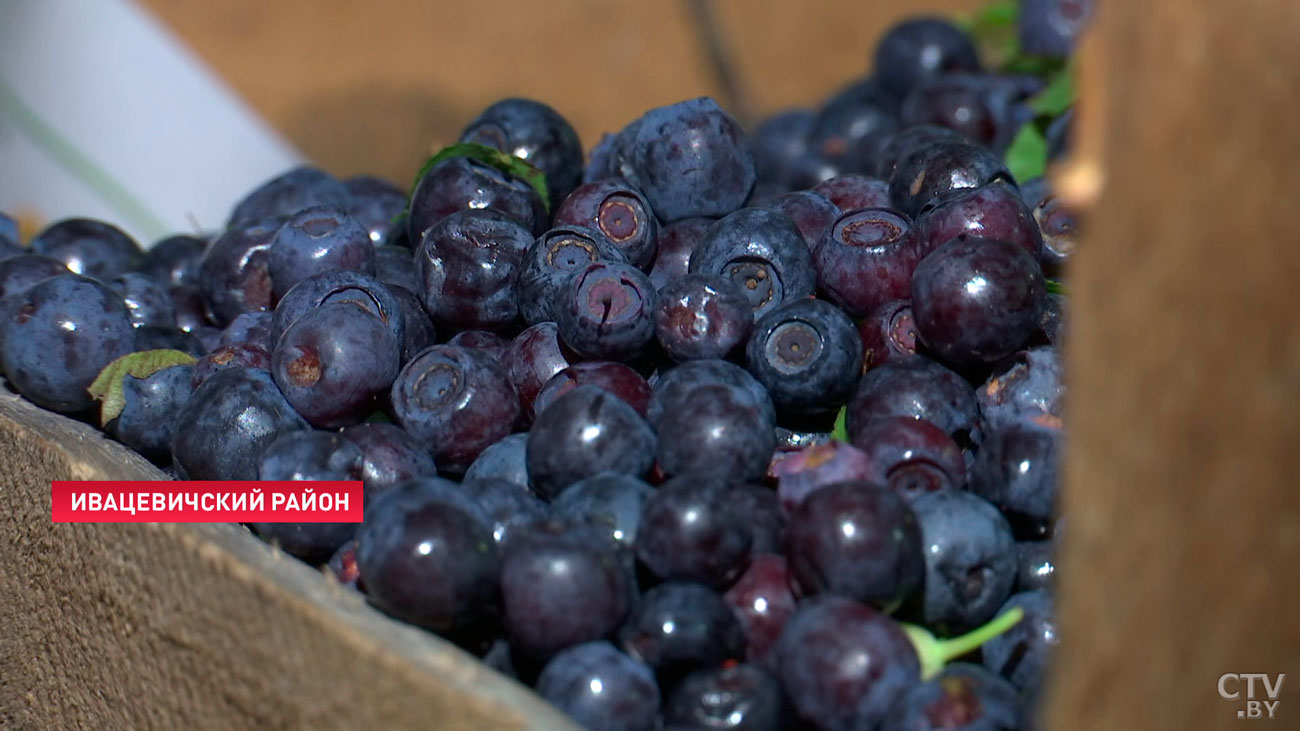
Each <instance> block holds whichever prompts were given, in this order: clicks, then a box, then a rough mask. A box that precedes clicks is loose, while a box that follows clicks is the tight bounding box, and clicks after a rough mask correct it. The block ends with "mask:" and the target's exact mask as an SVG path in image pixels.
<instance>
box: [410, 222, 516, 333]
mask: <svg viewBox="0 0 1300 731" xmlns="http://www.w3.org/2000/svg"><path fill="white" fill-rule="evenodd" d="M532 244H533V236H532V234H531V233H530V232H529V231H528V229H526V228H524V227H523V226H521V225H519V224H518V223H517V222H516V221H514V220H513V219H511V218H510V217H508V216H506V215H505V214H502V213H499V212H497V211H492V210H468V211H459V212H457V213H453V214H452V215H450V216H447V217H446V218H444V219H442V220H441V221H439V222H438V223H436V224H435V225H434V226H433V227H431V228H430V229H429V230H428V231H426V232H425V235H424V239H423V240H422V241H421V242H420V247H419V249H417V250H416V253H415V267H416V275H417V277H418V280H419V282H420V289H419V290H418V291H419V292H420V295H421V297H422V303H423V304H424V307H425V309H426V310H428V312H429V314H430V315H431V316H432V317H433V320H434V322H435V323H437V325H438V326H439V327H440V328H446V329H449V330H450V329H462V330H475V329H482V330H492V331H500V330H504V329H506V328H508V327H510V326H511V325H513V324H514V322H515V320H517V319H518V317H519V303H518V294H517V292H516V289H515V287H516V280H517V278H518V275H519V266H520V263H521V261H522V259H523V255H524V252H525V251H527V250H528V248H529V247H530V246H532Z"/></svg>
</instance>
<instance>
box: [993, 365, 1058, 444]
mask: <svg viewBox="0 0 1300 731" xmlns="http://www.w3.org/2000/svg"><path fill="white" fill-rule="evenodd" d="M1063 370H1064V364H1062V363H1061V356H1060V353H1059V352H1058V351H1057V350H1056V349H1055V348H1050V347H1039V348H1030V349H1029V350H1022V351H1020V352H1019V353H1016V354H1015V355H1014V356H1012V357H1010V358H1008V359H1007V360H1005V361H1003V362H1001V363H999V364H998V366H997V368H996V369H995V370H994V372H993V373H992V374H991V375H990V376H989V377H988V380H986V381H985V382H984V383H983V384H981V385H980V387H979V388H977V389H975V398H976V400H977V401H978V402H979V407H980V417H981V419H982V420H983V423H984V425H985V427H986V428H987V429H990V430H996V429H1000V428H1002V427H1004V426H1007V425H1010V424H1014V423H1016V422H1018V421H1020V420H1021V419H1026V418H1028V419H1038V420H1039V421H1041V422H1043V423H1044V424H1047V425H1052V424H1059V423H1060V419H1061V416H1062V413H1063V410H1064V408H1065V382H1064V378H1065V374H1064V372H1063Z"/></svg>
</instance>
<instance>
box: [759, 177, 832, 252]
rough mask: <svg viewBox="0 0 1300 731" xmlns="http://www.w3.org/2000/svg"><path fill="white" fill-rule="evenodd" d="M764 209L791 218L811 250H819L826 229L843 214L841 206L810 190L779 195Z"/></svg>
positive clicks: (767, 203)
mask: <svg viewBox="0 0 1300 731" xmlns="http://www.w3.org/2000/svg"><path fill="white" fill-rule="evenodd" d="M763 207H764V208H771V209H772V210H774V211H779V212H780V213H784V214H785V215H787V216H789V217H790V220H791V221H794V224H795V226H796V227H798V229H799V233H801V234H803V239H804V242H805V243H807V244H808V248H809V250H812V249H816V248H817V244H819V243H821V239H822V235H823V234H825V233H826V229H827V228H829V227H830V225H831V224H832V223H834V222H835V219H837V218H839V217H840V213H841V211H840V208H839V206H837V205H835V204H834V203H831V202H830V201H829V200H827V199H826V198H825V197H824V196H822V195H820V194H818V193H815V192H813V191H810V190H801V191H796V192H792V193H784V194H782V195H778V196H776V197H775V198H772V199H771V200H769V201H767V202H766V203H764V204H763Z"/></svg>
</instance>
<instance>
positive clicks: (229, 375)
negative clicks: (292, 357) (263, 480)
mask: <svg viewBox="0 0 1300 731" xmlns="http://www.w3.org/2000/svg"><path fill="white" fill-rule="evenodd" d="M176 421H177V424H183V425H184V426H185V428H183V429H179V428H178V429H177V430H176V437H175V438H174V439H173V440H172V459H173V461H174V462H175V464H176V468H177V470H178V471H179V472H180V473H181V474H182V475H183V476H184V478H185V479H190V480H255V479H257V460H258V457H259V456H260V455H261V453H262V450H263V449H265V448H266V446H267V445H268V444H270V443H271V442H273V441H275V440H276V438H277V437H279V436H280V435H282V434H284V433H286V432H291V431H296V430H298V429H306V428H308V426H307V422H306V421H304V420H303V418H302V417H301V416H299V415H298V412H296V411H294V409H293V406H291V405H290V404H289V402H288V401H286V400H285V398H284V395H283V394H281V393H280V389H279V388H277V387H276V385H275V382H274V381H272V380H271V374H269V373H267V372H266V371H264V370H261V369H258V368H228V369H226V370H222V371H219V372H217V373H214V374H212V375H211V376H208V378H207V379H206V380H204V381H203V383H202V385H200V386H198V387H197V388H195V389H194V394H193V395H192V396H190V399H189V400H188V401H186V402H185V406H184V408H182V409H181V413H180V415H179V416H178V417H177V420H176Z"/></svg>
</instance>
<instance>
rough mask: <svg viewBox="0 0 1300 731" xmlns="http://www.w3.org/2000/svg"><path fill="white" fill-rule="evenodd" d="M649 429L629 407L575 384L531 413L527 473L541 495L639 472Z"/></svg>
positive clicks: (650, 446) (649, 443)
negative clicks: (590, 480)
mask: <svg viewBox="0 0 1300 731" xmlns="http://www.w3.org/2000/svg"><path fill="white" fill-rule="evenodd" d="M655 442H656V440H655V433H654V430H652V429H651V428H650V425H649V424H647V423H646V422H645V419H643V418H641V415H640V414H638V413H637V412H636V410H635V409H633V408H632V407H631V406H628V405H627V404H626V403H625V402H624V401H622V400H621V399H619V398H618V397H617V396H614V395H613V394H610V393H609V392H607V391H605V390H604V389H602V388H599V387H597V386H578V387H577V388H574V389H573V390H572V391H570V392H568V393H566V394H564V395H563V396H561V397H560V398H558V399H556V400H555V402H554V403H552V404H551V405H550V406H549V407H548V408H547V409H546V410H545V411H543V412H541V413H539V414H538V415H537V418H536V421H535V422H534V423H533V428H532V430H530V431H529V432H528V475H529V478H530V480H531V481H532V486H533V489H534V490H536V491H537V492H538V494H539V495H541V496H543V497H545V498H554V497H555V496H556V495H558V494H560V492H561V491H563V490H565V489H566V488H568V487H569V486H570V485H572V484H573V483H575V482H577V481H578V480H581V479H583V478H585V477H591V476H592V475H597V474H600V473H601V472H617V473H620V474H626V475H632V476H634V477H640V476H642V475H645V474H646V473H647V472H649V470H650V466H651V465H652V464H653V463H654V456H655Z"/></svg>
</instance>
